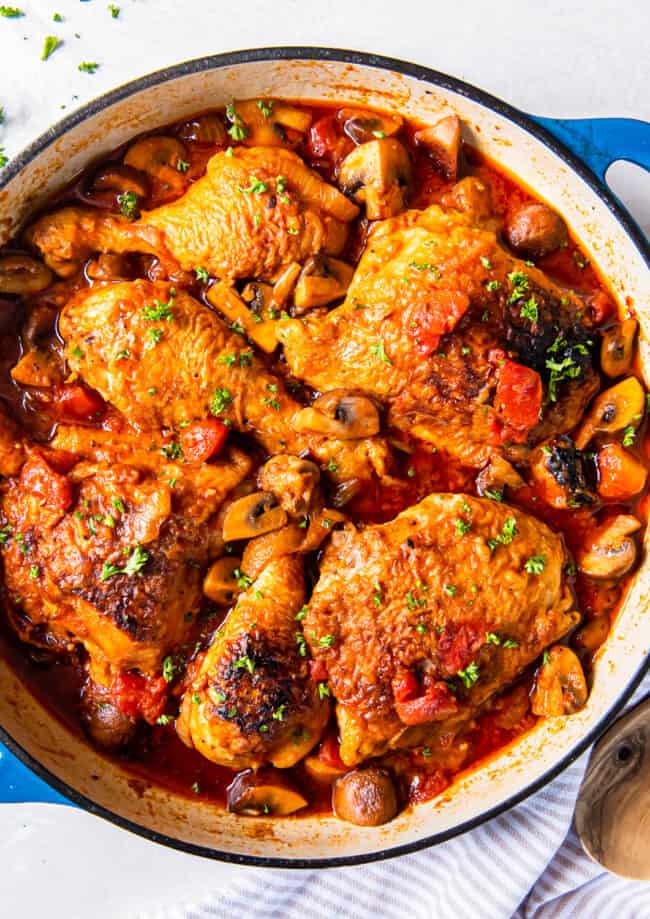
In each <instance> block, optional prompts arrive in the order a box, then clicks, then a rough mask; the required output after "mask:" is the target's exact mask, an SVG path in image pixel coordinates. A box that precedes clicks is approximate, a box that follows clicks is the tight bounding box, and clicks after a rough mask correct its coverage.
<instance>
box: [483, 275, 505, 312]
mask: <svg viewBox="0 0 650 919" xmlns="http://www.w3.org/2000/svg"><path fill="white" fill-rule="evenodd" d="M485 286H486V288H487V290H489V291H493V290H498V289H499V288H500V287H501V281H488V282H487V284H486V285H485ZM483 321H485V320H483Z"/></svg>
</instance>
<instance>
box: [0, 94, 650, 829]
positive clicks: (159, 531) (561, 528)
mask: <svg viewBox="0 0 650 919" xmlns="http://www.w3.org/2000/svg"><path fill="white" fill-rule="evenodd" d="M434 121H435V120H434ZM462 129H463V126H462V125H461V123H460V121H459V119H458V118H457V117H456V116H455V115H445V116H444V117H441V118H439V119H438V120H437V121H435V123H433V124H430V125H422V124H413V123H409V122H408V121H406V120H404V119H403V118H402V117H400V116H398V115H395V114H386V113H381V112H374V111H369V110H361V109H357V108H353V107H349V106H343V107H334V106H330V107H323V106H309V105H304V104H295V103H293V102H290V101H283V100H275V99H253V100H250V101H243V102H233V103H232V104H230V105H228V106H227V107H226V109H225V110H218V111H208V112H205V113H202V114H198V115H197V116H196V117H193V118H191V119H189V120H187V121H183V122H182V123H179V124H173V125H170V126H168V127H167V128H164V129H161V130H159V131H156V132H154V133H151V134H147V135H145V136H140V137H138V138H136V139H135V140H133V141H132V142H131V143H128V144H127V145H125V146H124V147H122V148H120V149H119V150H116V151H115V152H114V153H113V154H112V155H111V156H110V157H109V158H108V159H106V160H105V161H102V162H100V163H99V164H96V165H95V166H93V167H92V168H91V169H89V170H88V171H86V172H85V173H84V174H82V175H80V176H79V177H78V178H77V180H76V181H74V182H73V183H72V184H71V185H70V186H69V187H66V188H64V189H62V190H61V191H60V192H59V194H58V195H57V196H56V197H55V198H54V199H53V200H51V201H50V202H49V203H48V205H47V207H46V208H44V209H43V210H41V211H40V212H39V213H37V214H34V215H32V217H31V219H30V221H29V222H28V223H27V225H26V227H25V228H24V230H23V231H22V232H21V234H20V235H19V236H18V237H17V238H16V239H14V240H12V241H11V242H10V243H9V244H8V245H6V246H5V247H4V249H3V250H2V252H1V253H0V297H1V299H0V305H1V307H2V309H1V312H0V317H1V320H2V338H1V341H2V351H1V355H2V357H1V361H0V371H1V374H2V379H1V390H0V396H1V397H2V405H1V416H0V473H1V475H2V479H1V482H0V513H1V520H0V526H1V530H0V542H1V554H2V561H3V569H4V573H3V585H4V586H3V590H4V604H3V606H4V613H3V629H4V632H5V644H6V645H7V648H8V651H7V653H10V654H11V655H12V659H13V660H14V662H15V665H16V666H20V667H21V673H22V674H23V675H24V678H25V680H26V681H27V682H28V684H29V685H30V686H31V687H32V688H33V691H34V692H35V693H37V694H38V695H39V697H41V698H42V699H43V700H44V701H46V702H47V703H48V705H50V706H51V707H52V708H54V710H55V711H57V712H58V713H59V714H60V715H61V717H63V718H66V719H67V721H68V722H69V723H70V724H71V726H72V727H73V729H75V730H79V731H80V730H83V731H85V732H86V734H87V736H88V738H89V740H90V742H92V743H93V744H95V745H96V746H97V747H99V748H101V749H102V750H104V751H106V754H107V755H109V756H114V757H119V758H120V760H121V762H123V763H124V764H125V766H126V768H128V769H129V770H132V771H133V772H135V773H137V774H139V775H140V776H144V777H145V778H146V779H147V780H148V781H150V782H158V783H161V784H164V785H166V786H168V787H172V788H174V789H175V790H176V791H177V792H181V793H184V794H186V795H188V796H196V797H197V798H199V799H203V800H204V801H205V802H206V804H210V803H212V804H214V803H216V804H219V805H221V806H223V805H226V806H227V807H228V809H229V810H230V811H232V812H235V813H237V814H245V815H269V816H270V817H273V816H286V815H289V814H296V815H300V814H305V813H314V811H315V810H316V811H319V812H327V811H329V810H330V809H332V810H333V812H334V813H335V814H336V815H337V816H338V817H340V818H341V819H343V820H347V821H351V822H352V823H356V824H360V825H363V826H375V825H378V824H381V823H384V822H386V821H388V820H390V819H392V818H393V817H394V816H395V815H396V814H397V813H398V812H400V811H401V810H402V809H403V808H405V807H408V806H411V805H413V804H416V803H418V802H421V801H426V800H429V799H432V798H435V797H436V796H438V795H440V794H441V793H443V792H445V791H446V789H449V791H448V792H446V793H447V794H453V780H454V777H455V776H457V775H458V774H459V773H460V772H462V771H464V770H467V769H468V768H470V767H476V765H477V764H480V762H481V760H484V759H485V757H487V756H488V755H490V754H492V753H493V752H494V751H495V750H498V749H499V748H501V747H503V746H504V745H505V744H509V743H512V742H514V741H515V740H516V738H517V737H518V736H519V735H521V734H522V733H523V732H525V731H528V730H531V729H533V728H534V725H535V723H536V722H537V721H538V719H540V718H562V717H566V716H570V715H571V714H573V713H575V712H576V711H578V710H579V709H580V708H581V707H582V706H584V705H585V703H586V701H587V698H588V692H589V683H590V673H591V665H592V662H593V660H594V657H595V655H596V654H597V652H598V648H599V647H600V646H601V645H602V644H603V642H604V641H605V639H606V638H607V635H608V631H609V628H610V624H611V622H612V620H613V617H614V616H615V615H616V611H617V608H618V606H619V604H620V601H621V598H622V596H623V593H624V590H625V585H626V579H628V578H629V576H630V573H631V572H633V570H634V567H635V565H636V564H637V561H638V554H639V551H640V544H641V543H640V537H641V534H642V532H643V530H644V527H645V523H646V516H647V506H646V501H645V497H644V495H645V487H646V477H647V475H646V457H645V455H644V450H643V440H642V437H643V431H644V418H645V412H646V393H645V391H644V388H643V386H642V384H641V382H640V378H639V374H638V369H637V367H636V363H635V360H636V357H635V339H636V336H637V321H636V319H635V318H634V304H633V303H631V302H628V303H624V304H623V303H622V304H620V305H617V303H616V302H615V300H614V299H613V297H612V296H611V295H610V293H609V292H608V290H607V287H606V285H605V283H604V282H603V280H602V279H601V277H600V276H599V274H598V271H597V268H596V267H595V266H594V265H592V264H590V262H589V259H588V258H587V257H586V256H585V255H584V254H583V251H582V250H581V248H580V246H579V244H578V243H577V241H576V240H575V239H574V238H572V236H571V233H570V231H569V229H568V228H567V226H566V224H565V222H564V220H563V218H562V217H561V216H560V215H559V214H557V213H555V212H554V211H553V210H552V209H550V208H549V207H548V206H547V205H546V204H545V203H543V202H541V201H539V200H537V199H536V198H535V197H534V196H533V195H532V194H531V193H530V192H529V191H528V190H526V189H525V188H523V187H522V186H521V185H519V184H517V182H516V180H514V179H513V178H512V177H510V176H508V175H506V174H505V173H504V172H503V171H501V170H500V169H499V167H498V165H496V164H494V163H492V162H489V161H488V160H487V159H486V158H485V157H484V156H482V155H480V154H479V153H478V152H477V150H476V149H475V148H473V147H472V146H471V144H468V143H464V142H463V140H462V133H463V131H462Z"/></svg>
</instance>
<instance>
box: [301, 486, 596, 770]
mask: <svg viewBox="0 0 650 919" xmlns="http://www.w3.org/2000/svg"><path fill="white" fill-rule="evenodd" d="M488 540H496V542H492V543H491V545H489V544H488ZM531 558H534V559H535V560H536V562H529V559H531ZM565 561H566V557H565V550H564V547H563V543H562V539H561V537H560V536H557V535H556V534H554V533H553V532H552V531H551V530H550V529H549V528H548V527H547V526H545V524H543V523H541V522H540V521H539V520H535V519H534V518H532V517H529V516H528V515H527V514H524V513H522V512H521V511H519V510H517V509H514V508H511V507H508V506H507V505H504V504H500V503H498V502H495V501H490V500H485V499H477V498H472V497H469V496H464V495H460V494H438V495H430V496H429V497H428V498H425V499H424V500H423V501H421V502H420V503H419V504H418V505H416V506H415V507H413V508H410V509H409V510H406V511H404V512H403V513H401V514H400V515H399V516H398V517H396V518H395V519H394V520H393V521H391V522H389V523H386V524H383V525H380V526H368V527H366V528H365V529H362V530H356V529H355V528H354V527H353V526H351V525H349V526H347V527H346V528H345V529H344V530H342V531H339V532H336V533H334V534H333V536H332V539H331V541H330V543H329V544H328V546H327V548H326V549H325V552H324V555H323V558H322V562H321V567H320V579H319V581H318V583H317V584H316V587H315V589H314V593H313V595H312V598H311V600H310V603H309V608H308V612H307V614H306V616H305V619H304V621H303V626H304V630H305V635H306V637H307V641H308V643H309V646H310V649H311V653H312V655H313V656H314V657H315V658H316V660H317V661H318V662H322V663H324V664H325V666H326V668H327V671H328V675H329V685H330V687H331V690H332V695H333V696H334V698H335V699H336V704H337V709H336V711H337V719H338V724H339V734H340V738H341V749H340V754H341V758H342V759H343V762H344V763H345V764H346V765H350V766H352V765H355V764H356V763H359V762H361V761H362V760H364V759H366V758H367V757H370V756H376V755H379V754H381V753H383V752H385V751H386V750H387V749H389V748H391V747H394V746H411V745H414V744H417V743H422V742H435V740H436V738H440V737H441V736H442V735H443V734H444V733H445V732H446V734H447V737H449V735H450V733H453V729H454V725H457V724H460V723H461V722H462V721H464V720H467V718H468V717H470V715H471V714H472V712H475V711H476V709H477V707H478V706H479V705H480V704H481V703H482V702H483V701H484V700H486V699H487V698H488V697H489V696H491V695H492V694H493V693H495V692H497V691H498V690H499V689H500V688H502V687H505V686H507V685H508V684H509V683H510V682H512V680H513V679H514V678H515V677H516V676H517V675H518V674H519V673H521V671H522V670H523V669H524V667H526V666H527V665H528V664H529V663H530V662H532V661H533V660H534V659H535V657H537V656H538V655H539V654H541V652H542V651H543V650H544V648H545V647H547V646H548V645H549V644H551V643H552V642H553V641H556V640H557V639H559V638H561V637H562V636H563V635H565V634H566V633H567V632H568V631H569V629H570V628H571V627H572V626H574V625H575V624H576V621H577V619H578V614H577V613H576V612H574V611H573V600H572V595H571V592H570V590H569V587H568V586H567V584H566V582H565V580H564V576H563V567H564V564H565ZM527 562H528V565H527V564H526V563H527ZM531 569H532V570H531ZM533 572H534V573H533ZM323 635H330V636H333V639H332V640H331V642H328V644H330V646H329V647H327V646H324V643H323V642H320V641H319V640H318V639H319V638H320V637H321V636H323ZM459 674H461V675H460V676H459ZM463 675H464V676H463ZM447 681H451V683H452V688H450V687H449V684H448V682H447ZM405 687H406V688H405ZM409 687H410V688H409Z"/></svg>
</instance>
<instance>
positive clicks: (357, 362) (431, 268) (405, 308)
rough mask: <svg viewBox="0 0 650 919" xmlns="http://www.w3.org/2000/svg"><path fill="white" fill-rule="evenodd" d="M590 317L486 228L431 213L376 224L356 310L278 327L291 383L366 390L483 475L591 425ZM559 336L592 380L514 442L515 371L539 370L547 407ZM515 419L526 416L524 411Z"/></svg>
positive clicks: (473, 220) (395, 417)
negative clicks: (499, 458) (584, 419)
mask: <svg viewBox="0 0 650 919" xmlns="http://www.w3.org/2000/svg"><path fill="white" fill-rule="evenodd" d="M581 309H582V310H584V304H583V303H582V302H581V301H580V300H579V299H578V298H577V297H576V296H574V295H571V294H565V292H564V291H561V290H560V289H559V288H558V287H556V286H555V285H554V284H553V283H551V282H550V281H549V280H548V278H547V277H546V276H545V275H544V274H543V273H542V272H541V271H540V270H538V269H536V268H534V267H530V266H529V265H527V264H525V263H524V262H522V261H520V260H518V259H516V258H514V257H513V256H512V255H510V254H509V253H508V252H506V250H505V249H504V248H503V247H502V246H501V245H500V244H499V242H498V239H497V236H496V234H495V232H494V229H493V221H490V220H489V219H487V218H486V217H485V215H482V214H478V213H477V212H475V211H472V210H469V211H467V212H461V211H457V210H444V209H443V208H441V207H438V206H431V207H429V208H427V209H426V210H424V211H407V212H405V213H404V214H402V215H400V216H398V217H395V218H393V219H390V220H386V221H383V222H381V223H378V224H377V225H376V226H375V228H374V230H373V231H372V233H371V235H370V238H369V240H368V244H367V247H366V250H365V253H364V255H363V256H362V258H361V261H360V262H359V265H358V267H357V269H356V272H355V275H354V278H353V281H352V284H351V285H350V288H349V290H348V294H347V297H346V300H345V302H344V303H343V304H342V305H341V306H339V307H338V308H336V309H333V310H331V311H330V312H329V313H325V314H320V315H314V316H313V317H307V321H306V322H299V321H296V320H292V321H286V322H283V323H280V327H279V333H278V334H279V338H280V340H281V341H282V343H283V344H284V353H285V357H286V359H287V362H288V364H289V366H290V368H291V370H292V372H293V373H294V374H295V375H296V376H297V377H299V378H301V379H303V380H305V381H306V382H307V383H309V385H311V386H313V387H314V388H315V389H318V390H329V389H334V388H336V387H343V388H350V387H356V388H358V389H362V390H364V391H365V392H367V393H369V394H372V395H373V396H375V397H376V398H378V399H380V400H382V401H383V402H384V403H386V404H387V405H388V407H389V416H388V420H389V423H390V424H392V425H393V426H394V427H396V428H399V429H401V430H404V431H410V432H411V433H413V434H414V435H415V436H417V437H420V438H422V439H424V440H427V441H429V442H430V443H432V444H434V445H435V446H436V447H438V448H444V449H446V450H447V451H448V452H449V453H450V454H452V455H453V456H455V457H457V458H459V459H460V460H461V462H464V463H465V464H467V465H469V466H480V465H482V464H483V463H484V462H485V461H486V460H487V459H488V458H489V456H490V455H491V454H493V453H495V452H498V451H499V450H500V449H501V447H502V444H503V443H506V442H508V441H514V442H517V443H528V442H530V443H536V442H539V440H541V439H543V438H544V437H546V436H548V435H549V434H550V433H551V432H556V433H560V432H563V431H567V430H569V429H570V428H571V427H572V426H574V425H575V424H576V423H577V421H578V420H579V418H580V416H581V414H582V411H583V409H584V407H585V405H586V403H587V402H588V400H589V399H590V398H591V396H592V395H593V393H594V391H595V389H596V388H597V378H596V375H595V373H594V372H593V371H592V369H591V366H590V362H589V357H588V346H587V345H586V344H585V341H587V340H588V338H589V334H588V329H587V328H585V327H584V326H582V325H581V323H580V320H579V318H578V317H579V315H580V310H581ZM531 317H532V318H531ZM535 317H536V318H535ZM560 335H562V336H564V339H565V340H566V342H568V343H569V345H571V344H573V343H576V342H577V343H579V344H580V348H579V351H578V352H573V353H574V355H575V353H579V354H580V360H581V361H582V364H583V365H584V366H583V367H582V373H581V375H580V378H579V379H573V380H571V381H570V382H569V383H568V384H567V383H566V382H565V383H561V384H560V385H559V386H558V388H557V392H555V393H554V394H553V395H554V397H555V396H557V401H543V402H542V404H543V412H542V418H541V421H539V422H538V418H537V413H536V412H535V410H534V409H533V416H532V418H530V417H529V418H527V419H526V424H525V425H524V426H523V429H522V430H516V429H514V430H513V429H508V426H507V424H504V423H503V417H502V411H501V408H500V404H499V399H498V398H497V397H496V396H495V390H496V391H497V394H498V387H499V381H500V379H501V378H502V376H504V375H505V373H506V371H504V369H503V368H504V365H505V364H509V366H508V368H507V370H508V371H511V370H512V365H513V363H514V364H516V368H518V367H519V365H523V367H524V368H530V372H529V373H528V374H527V376H528V378H529V380H532V383H533V388H535V385H537V386H538V388H539V392H538V393H537V398H538V402H539V401H540V400H539V396H540V395H541V384H542V381H543V382H544V383H545V384H547V383H548V369H547V368H546V365H545V361H546V358H547V351H548V349H549V347H552V345H553V343H554V342H555V341H556V339H558V336H560ZM560 345H561V347H560V348H559V350H558V352H557V362H558V364H559V363H561V361H562V359H563V358H564V357H565V354H564V351H565V350H566V347H565V345H564V344H562V341H561V342H560ZM506 355H508V360H506ZM516 368H515V369H516ZM523 372H524V374H525V373H526V371H525V369H524V371H523ZM520 373H521V371H520ZM536 374H540V376H541V380H540V379H538V377H537V376H536ZM533 395H535V394H533ZM545 395H546V397H548V396H549V391H548V389H547V388H546V392H545ZM517 401H519V402H520V403H521V402H523V403H528V402H532V401H533V400H531V399H530V398H529V396H528V395H526V396H522V398H521V399H520V400H517V399H516V397H515V403H516V402H517ZM515 412H516V414H518V415H520V414H522V413H523V414H524V415H525V413H526V408H525V404H524V405H521V404H519V405H517V404H515ZM511 417H512V416H511Z"/></svg>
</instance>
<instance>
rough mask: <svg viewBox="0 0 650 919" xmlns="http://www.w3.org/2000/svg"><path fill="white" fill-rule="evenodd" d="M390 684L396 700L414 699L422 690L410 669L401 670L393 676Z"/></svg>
mask: <svg viewBox="0 0 650 919" xmlns="http://www.w3.org/2000/svg"><path fill="white" fill-rule="evenodd" d="M392 685H393V695H394V696H395V701H396V702H407V701H408V700H409V699H415V697H416V696H418V695H419V694H420V692H421V691H422V688H421V686H420V683H419V681H418V678H417V677H416V675H415V674H414V673H413V671H412V670H401V671H400V672H399V673H397V674H396V675H395V676H394V677H393V683H392Z"/></svg>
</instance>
